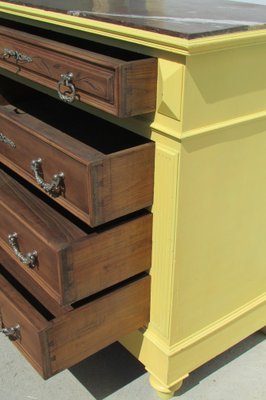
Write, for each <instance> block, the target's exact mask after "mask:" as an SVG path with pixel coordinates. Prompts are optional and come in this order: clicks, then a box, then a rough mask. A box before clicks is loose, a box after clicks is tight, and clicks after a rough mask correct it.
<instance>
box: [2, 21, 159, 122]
mask: <svg viewBox="0 0 266 400" xmlns="http://www.w3.org/2000/svg"><path fill="white" fill-rule="evenodd" d="M17 25H18V26H19V24H17ZM31 29H32V30H33V32H34V28H31ZM38 32H40V30H39V31H38ZM42 34H43V35H44V36H45V31H42ZM47 35H49V32H48V33H47ZM54 36H56V34H54ZM70 40H71V39H70V38H69V39H68V40H67V37H66V36H65V37H64V41H66V42H67V41H70ZM72 41H73V39H72ZM80 43H85V41H83V42H82V40H80ZM85 47H87V46H86V45H85ZM89 48H90V46H89ZM121 53H122V52H121ZM0 54H1V58H0V67H1V68H4V69H6V70H8V71H11V72H14V73H16V74H17V75H20V76H22V77H25V78H27V79H30V80H31V81H34V82H37V83H39V84H42V85H44V86H47V87H49V88H51V89H53V90H57V91H59V92H60V93H61V94H60V93H59V96H61V97H62V98H63V99H64V98H65V101H67V102H72V101H81V102H84V103H87V104H89V105H92V106H94V107H97V108H99V109H101V110H104V111H106V112H108V113H111V114H113V115H116V116H119V117H129V116H133V115H137V114H143V113H147V112H152V111H154V110H155V98H156V79H157V61H156V60H155V59H153V58H144V59H139V58H140V57H139V56H137V55H136V58H137V59H134V56H132V55H131V56H130V57H129V60H128V59H127V58H128V56H126V57H125V59H117V58H113V57H110V56H106V55H104V54H100V53H96V52H93V51H89V50H85V49H82V48H78V47H76V46H71V45H68V44H66V43H62V42H60V41H54V40H50V39H47V38H46V37H43V36H40V35H33V34H29V33H25V32H23V31H21V30H16V29H10V28H8V27H3V26H2V27H0ZM67 93H68V94H67Z"/></svg>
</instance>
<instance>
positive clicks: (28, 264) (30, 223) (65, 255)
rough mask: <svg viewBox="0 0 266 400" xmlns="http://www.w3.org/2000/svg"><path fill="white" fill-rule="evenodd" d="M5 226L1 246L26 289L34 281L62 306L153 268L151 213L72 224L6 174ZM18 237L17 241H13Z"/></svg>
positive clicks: (0, 179)
mask: <svg viewBox="0 0 266 400" xmlns="http://www.w3.org/2000/svg"><path fill="white" fill-rule="evenodd" d="M24 184H25V185H26V183H25V182H24ZM28 189H30V187H29V188H28ZM44 199H47V198H46V197H44ZM47 200H48V199H47ZM68 217H69V218H71V217H72V216H71V215H68ZM0 220H1V224H0V246H1V247H2V249H3V250H4V251H5V252H6V253H7V254H8V255H9V256H10V257H12V258H13V260H15V261H16V262H17V266H18V268H20V269H23V270H24V273H25V274H27V277H28V282H29V283H28V284H27V287H28V286H29V285H30V284H31V281H32V280H34V282H35V284H38V285H39V286H41V287H42V290H44V291H45V292H46V293H47V295H48V296H50V297H52V298H53V299H54V301H56V302H58V303H59V304H70V303H73V302H75V301H77V300H79V299H81V298H83V297H86V296H88V295H91V294H92V293H96V292H98V291H100V290H102V289H104V288H107V287H110V286H112V285H114V284H116V283H118V282H121V281H123V280H125V279H127V278H129V277H131V276H133V275H136V274H138V273H140V272H142V271H145V270H147V269H149V268H150V262H151V225H152V218H151V215H150V214H147V213H146V214H142V215H138V216H132V217H131V218H129V219H127V220H125V219H124V220H122V221H119V223H118V222H117V223H115V224H107V225H105V226H104V227H101V228H98V229H91V228H88V227H87V226H86V225H85V224H83V223H81V222H80V221H78V220H77V219H75V218H74V217H72V221H70V220H69V219H67V218H66V217H65V213H64V210H62V209H61V207H60V208H59V207H58V210H57V211H55V210H54V209H53V208H52V207H50V206H49V204H45V203H44V201H42V200H40V199H39V198H37V196H36V195H35V193H31V192H30V191H29V190H27V189H25V187H23V186H22V185H20V184H19V183H18V182H17V181H16V180H15V179H13V178H11V177H10V176H9V175H8V174H6V173H5V172H3V170H2V171H0ZM13 233H16V234H17V237H16V236H12V237H11V238H8V237H9V235H11V234H13ZM34 251H36V252H37V255H35V256H34ZM28 252H30V253H33V254H32V256H33V257H32V258H33V260H31V259H29V256H28V255H27V254H28Z"/></svg>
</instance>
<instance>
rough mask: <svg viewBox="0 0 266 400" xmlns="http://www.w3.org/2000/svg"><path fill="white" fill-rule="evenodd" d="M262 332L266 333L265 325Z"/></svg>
mask: <svg viewBox="0 0 266 400" xmlns="http://www.w3.org/2000/svg"><path fill="white" fill-rule="evenodd" d="M261 332H262V333H264V335H266V326H264V328H262V330H261Z"/></svg>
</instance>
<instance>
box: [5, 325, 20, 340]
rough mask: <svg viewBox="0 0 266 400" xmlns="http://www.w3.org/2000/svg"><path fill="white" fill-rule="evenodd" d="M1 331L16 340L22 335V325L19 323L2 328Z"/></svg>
mask: <svg viewBox="0 0 266 400" xmlns="http://www.w3.org/2000/svg"><path fill="white" fill-rule="evenodd" d="M0 333H3V334H4V335H6V336H7V337H9V339H11V340H16V339H18V338H19V336H20V325H19V324H17V325H15V326H11V327H9V328H0Z"/></svg>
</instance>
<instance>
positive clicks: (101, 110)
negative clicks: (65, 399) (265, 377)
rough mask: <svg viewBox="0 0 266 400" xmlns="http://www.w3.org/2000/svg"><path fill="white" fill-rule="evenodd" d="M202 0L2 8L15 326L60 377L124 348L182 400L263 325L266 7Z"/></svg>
mask: <svg viewBox="0 0 266 400" xmlns="http://www.w3.org/2000/svg"><path fill="white" fill-rule="evenodd" d="M60 3H64V4H63V5H62V4H60ZM87 3H89V4H87ZM131 3H132V4H131ZM198 3H199V2H196V1H191V2H185V1H181V2H178V3H177V2H174V1H171V0H166V1H160V2H159V1H158V2H157V1H155V2H150V1H134V4H133V2H130V1H128V2H124V1H118V0H117V1H114V2H109V1H92V2H86V1H77V2H71V1H66V2H60V1H55V2H49V1H35V0H29V1H24V2H23V4H22V2H19V1H7V2H3V1H0V22H1V25H0V120H1V125H0V151H1V154H0V162H1V171H0V202H1V208H0V264H1V276H0V290H1V291H0V322H1V328H0V330H1V332H2V333H3V334H5V335H6V336H7V337H8V339H10V340H11V341H12V342H13V343H14V345H15V346H16V347H17V348H18V350H19V351H20V352H21V353H22V354H23V355H24V356H25V357H26V358H27V360H28V361H29V362H30V363H31V364H32V365H33V367H34V368H35V369H36V370H37V371H38V372H39V373H40V374H41V375H42V376H43V377H44V378H45V379H47V378H49V377H51V376H53V375H54V374H56V373H58V372H60V371H62V370H63V369H65V368H69V367H70V366H72V365H74V364H75V363H77V362H79V361H81V360H83V359H85V358H86V357H88V356H89V355H91V354H93V353H95V352H97V351H98V350H100V349H102V348H104V347H105V346H107V345H109V344H111V343H113V342H114V341H117V340H119V341H120V343H122V345H123V346H125V347H126V348H127V349H128V350H129V351H130V352H131V353H132V354H133V355H134V356H135V357H136V358H138V359H139V360H140V361H141V362H142V363H143V365H144V366H145V368H146V369H147V371H148V372H149V373H150V382H151V385H152V386H153V387H154V389H155V390H156V391H157V393H158V395H159V396H160V397H161V398H163V399H168V398H171V397H172V396H173V395H174V392H175V391H176V390H178V388H179V387H180V386H181V384H182V381H183V380H184V379H185V378H187V377H188V376H189V373H190V372H192V371H193V370H194V369H195V368H197V367H198V366H200V365H202V364H204V363H205V362H207V361H208V360H210V359H212V358H213V357H215V356H216V355H218V354H220V353H221V352H223V351H225V350H226V349H228V348H230V347H231V346H233V345H234V344H236V343H238V342H239V341H241V340H242V339H244V338H245V337H247V336H248V335H250V334H252V333H253V332H255V331H257V330H260V329H262V330H264V331H265V326H266V264H265V243H264V242H265V236H266V216H265V212H264V208H265V203H266V189H265V182H266V158H265V154H266V111H265V110H266V83H265V78H264V76H265V70H266V56H265V54H266V29H265V24H266V18H265V15H266V13H265V11H266V6H263V5H259V4H255V5H254V4H253V5H250V4H247V3H244V2H241V1H224V0H219V1H218V0H217V1H214V2H213V1H212V2H210V1H209V0H206V2H204V4H202V5H199V4H198ZM188 379H189V378H188Z"/></svg>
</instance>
